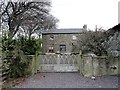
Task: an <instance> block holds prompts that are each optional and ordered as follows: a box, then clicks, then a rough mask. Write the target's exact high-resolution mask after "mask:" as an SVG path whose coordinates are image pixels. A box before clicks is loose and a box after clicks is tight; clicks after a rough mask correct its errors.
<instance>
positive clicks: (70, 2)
mask: <svg viewBox="0 0 120 90" xmlns="http://www.w3.org/2000/svg"><path fill="white" fill-rule="evenodd" d="M51 1H52V11H51V13H52V14H53V15H54V16H55V17H57V18H58V19H59V20H60V21H59V23H58V28H82V27H83V25H84V24H87V25H88V28H89V29H94V28H95V25H97V26H98V27H102V28H104V29H109V28H111V27H113V26H115V25H117V24H118V1H120V0H51Z"/></svg>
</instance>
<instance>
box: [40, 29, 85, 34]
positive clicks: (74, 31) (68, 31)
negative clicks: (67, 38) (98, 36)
mask: <svg viewBox="0 0 120 90" xmlns="http://www.w3.org/2000/svg"><path fill="white" fill-rule="evenodd" d="M83 30H84V29H83V28H70V29H69V28H67V29H51V30H46V31H43V32H42V34H77V33H80V32H82V31H83Z"/></svg>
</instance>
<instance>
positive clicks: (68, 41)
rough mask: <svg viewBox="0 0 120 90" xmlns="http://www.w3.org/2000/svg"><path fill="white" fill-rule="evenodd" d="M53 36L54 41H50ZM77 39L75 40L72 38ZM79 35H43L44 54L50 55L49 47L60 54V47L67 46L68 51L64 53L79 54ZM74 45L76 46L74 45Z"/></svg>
mask: <svg viewBox="0 0 120 90" xmlns="http://www.w3.org/2000/svg"><path fill="white" fill-rule="evenodd" d="M51 35H53V37H54V38H53V40H50V36H51ZM73 35H75V36H76V37H77V39H76V40H73V38H72V36H73ZM78 36H79V34H48V35H43V53H48V51H49V47H53V48H54V53H57V52H60V45H66V51H65V52H63V53H71V52H78V48H79V46H78V45H79V44H78V38H79V37H78ZM72 43H73V44H74V45H72Z"/></svg>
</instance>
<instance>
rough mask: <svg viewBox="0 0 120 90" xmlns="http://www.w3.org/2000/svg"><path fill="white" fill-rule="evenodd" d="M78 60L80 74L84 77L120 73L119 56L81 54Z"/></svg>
mask: <svg viewBox="0 0 120 90" xmlns="http://www.w3.org/2000/svg"><path fill="white" fill-rule="evenodd" d="M80 61H81V63H80V67H81V68H80V74H82V75H83V76H85V77H90V76H103V75H119V74H120V72H119V65H120V57H108V56H96V57H93V56H82V57H81V60H80Z"/></svg>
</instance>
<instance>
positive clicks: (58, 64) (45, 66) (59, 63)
mask: <svg viewBox="0 0 120 90" xmlns="http://www.w3.org/2000/svg"><path fill="white" fill-rule="evenodd" d="M39 60H40V69H41V72H77V71H78V70H79V67H78V64H79V60H78V58H77V56H76V55H70V54H62V55H60V54H48V55H40V59H39Z"/></svg>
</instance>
